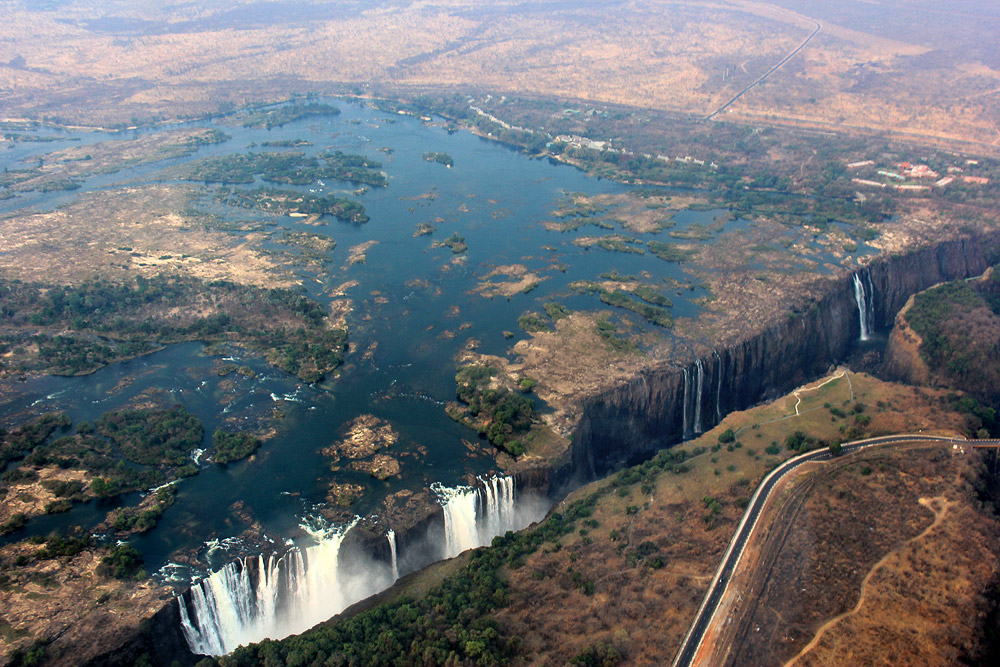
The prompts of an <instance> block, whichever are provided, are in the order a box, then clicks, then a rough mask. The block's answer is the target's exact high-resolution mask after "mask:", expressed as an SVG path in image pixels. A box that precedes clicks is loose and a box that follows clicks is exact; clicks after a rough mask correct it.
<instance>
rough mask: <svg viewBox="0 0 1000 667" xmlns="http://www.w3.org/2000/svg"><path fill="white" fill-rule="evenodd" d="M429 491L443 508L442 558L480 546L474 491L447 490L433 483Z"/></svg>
mask: <svg viewBox="0 0 1000 667" xmlns="http://www.w3.org/2000/svg"><path fill="white" fill-rule="evenodd" d="M431 489H432V490H433V491H434V493H436V494H437V495H438V499H439V500H440V501H441V505H442V506H443V507H444V557H445V558H451V557H453V556H457V555H458V554H460V553H462V552H463V551H465V550H466V549H474V548H475V547H478V546H480V544H479V533H478V531H477V530H476V490H475V489H474V488H473V487H471V486H459V487H456V488H449V487H447V486H442V485H441V484H438V483H436V482H435V483H434V484H433V485H432V486H431Z"/></svg>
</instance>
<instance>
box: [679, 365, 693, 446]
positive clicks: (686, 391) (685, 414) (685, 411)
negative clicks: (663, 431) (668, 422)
mask: <svg viewBox="0 0 1000 667" xmlns="http://www.w3.org/2000/svg"><path fill="white" fill-rule="evenodd" d="M681 371H682V372H683V373H684V402H683V403H682V404H681V412H682V413H683V415H682V417H681V424H682V426H681V437H682V438H684V439H685V440H687V439H688V438H690V437H691V431H690V430H689V429H688V396H689V395H690V393H691V390H690V389H689V387H688V385H690V384H691V383H690V381H689V380H690V378H688V369H687V367H684V368H682V369H681Z"/></svg>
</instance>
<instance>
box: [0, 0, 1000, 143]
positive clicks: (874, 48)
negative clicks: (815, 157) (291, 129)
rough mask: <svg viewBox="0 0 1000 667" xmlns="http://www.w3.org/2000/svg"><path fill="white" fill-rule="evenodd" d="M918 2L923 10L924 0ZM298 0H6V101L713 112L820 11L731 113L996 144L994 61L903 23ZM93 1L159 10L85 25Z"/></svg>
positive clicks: (734, 6) (751, 8) (638, 8)
mask: <svg viewBox="0 0 1000 667" xmlns="http://www.w3.org/2000/svg"><path fill="white" fill-rule="evenodd" d="M248 4H250V5H252V4H254V3H248ZM257 4H258V5H260V3H257ZM916 4H917V6H915V7H914V12H919V11H920V10H921V9H922V8H925V7H924V5H926V4H927V3H923V4H921V3H916ZM300 10H301V11H303V12H307V13H306V14H304V15H302V16H298V15H297V14H296V13H295V12H291V11H290V12H282V11H281V9H280V8H278V9H277V10H275V14H276V16H274V17H272V18H271V20H270V21H265V20H259V21H256V22H253V21H251V22H250V23H249V24H247V25H242V24H241V25H235V24H233V23H232V22H233V21H234V20H235V19H226V18H220V17H219V15H218V10H217V8H216V7H214V6H212V5H207V6H205V7H202V8H201V9H200V10H199V11H195V10H192V8H191V6H189V5H187V4H182V3H167V4H165V5H163V6H160V7H157V8H153V9H151V10H150V12H149V13H148V14H144V13H142V10H139V9H135V8H132V9H130V8H128V7H125V6H112V7H110V8H107V7H105V8H103V9H102V10H98V9H97V8H96V7H89V8H88V7H87V6H86V5H82V6H79V7H70V8H63V9H57V10H52V11H37V10H34V9H30V8H26V7H25V6H24V5H20V4H14V3H13V2H6V3H3V5H0V20H2V21H3V24H4V26H5V28H4V41H5V44H4V46H5V49H4V50H5V52H6V53H9V54H13V55H16V56H20V57H22V58H23V59H24V63H23V65H20V64H19V63H15V65H19V66H0V93H2V94H3V96H4V99H5V100H7V103H8V104H7V109H6V114H9V115H29V116H37V115H39V114H51V115H55V116H59V117H62V118H65V119H77V120H79V121H81V122H83V121H85V122H90V123H98V124H99V123H120V122H123V121H124V122H127V121H128V119H130V118H131V117H132V116H137V117H146V118H148V117H150V116H160V115H163V116H179V115H187V114H191V113H204V112H206V111H212V110H215V108H217V105H218V102H219V101H220V100H229V101H232V102H236V103H242V102H243V101H244V100H258V99H274V98H278V97H281V96H283V95H288V94H290V93H292V92H295V91H299V92H301V91H305V90H315V89H328V90H334V89H338V88H342V87H343V86H347V87H348V88H350V87H352V85H353V84H376V85H380V84H390V85H395V86H403V87H404V88H405V87H432V88H441V87H454V88H458V89H473V88H475V89H489V90H493V91H496V92H512V93H518V94H533V95H545V96H558V97H564V98H571V99H580V100H590V101H597V102H607V103H616V104H624V105H629V106H635V107H648V108H656V109H664V110H672V111H680V112H686V113H692V114H696V115H706V114H707V113H709V112H711V111H713V110H715V109H716V108H718V107H719V106H720V105H721V104H722V103H723V102H725V101H726V100H728V99H729V98H731V97H732V96H733V95H734V94H735V93H736V92H738V91H739V90H741V89H742V88H743V87H745V86H747V85H749V84H750V83H752V82H753V81H754V80H755V79H756V78H757V77H759V76H760V75H762V74H763V73H765V72H766V71H767V70H768V69H770V67H771V66H773V65H774V64H776V63H777V62H779V61H780V60H781V59H782V57H784V55H785V54H787V53H789V52H790V51H791V50H792V49H794V48H795V47H796V46H797V45H798V44H800V43H801V42H802V41H803V39H804V38H805V37H806V36H807V35H808V34H809V33H810V32H811V31H812V30H813V29H814V28H815V26H816V24H817V23H820V24H821V27H822V29H821V31H820V33H819V34H818V35H817V37H816V39H814V40H813V41H812V42H811V43H810V44H809V46H808V47H807V48H806V49H805V50H803V51H802V52H801V53H799V54H798V55H797V56H796V57H794V58H793V59H792V60H791V61H790V62H789V63H788V64H787V65H785V66H784V67H783V68H781V69H780V70H779V71H778V72H776V73H775V74H774V75H773V76H772V77H770V78H769V79H768V80H767V82H766V85H763V86H759V87H757V88H754V89H753V90H752V91H751V92H750V93H749V94H748V95H747V96H745V97H744V98H743V99H742V100H740V101H739V102H738V103H737V104H735V105H733V106H732V107H731V108H730V109H729V113H728V115H727V116H726V117H727V118H732V119H739V120H743V121H750V122H764V121H766V122H774V123H790V124H799V125H808V126H833V127H841V128H845V129H851V128H863V129H868V130H871V129H874V130H881V131H893V132H900V133H902V134H903V135H904V136H905V135H914V136H923V137H938V138H943V139H946V140H963V141H974V142H981V143H984V144H996V143H997V142H1000V127H998V125H997V121H996V118H997V110H998V104H1000V94H998V92H997V91H998V90H1000V70H997V69H996V68H995V66H991V65H990V64H988V63H983V62H982V61H980V60H978V59H977V58H976V52H974V51H969V52H968V53H966V52H965V51H963V49H961V48H958V49H956V50H955V51H954V53H951V54H950V55H949V57H948V58H947V59H945V60H943V61H941V60H940V59H936V58H935V57H931V56H928V55H927V54H928V53H930V52H931V51H932V50H933V45H928V44H926V43H924V42H925V41H927V40H924V39H919V38H917V37H914V36H913V35H910V34H903V33H899V34H896V33H895V32H894V28H893V26H892V25H881V26H879V27H871V28H870V32H864V31H862V30H859V29H858V26H855V27H847V26H842V25H838V24H836V23H835V22H831V21H828V20H826V19H825V18H823V17H820V18H819V19H817V18H815V17H813V16H809V15H806V14H803V13H798V12H795V11H789V10H788V9H783V8H779V7H776V6H773V5H770V4H767V3H761V2H750V1H745V0H728V1H719V2H711V3H700V2H698V3H695V2H663V1H659V0H636V1H635V2H630V3H627V5H625V6H624V7H622V6H619V5H613V6H610V5H602V4H598V3H594V4H583V3H581V4H580V5H577V6H567V5H564V4H561V3H548V2H534V3H526V4H515V3H509V2H492V3H470V2H469V1H468V0H439V1H437V2H424V1H421V2H411V3H407V4H403V5H385V6H377V5H376V6H370V5H357V6H353V7H351V6H348V7H346V8H344V7H342V8H340V9H339V10H338V11H336V12H335V11H334V10H333V9H321V8H318V7H317V6H314V5H311V4H309V3H305V4H304V5H302V7H300ZM307 10H308V11H307ZM88 11H89V12H96V11H104V12H105V15H106V16H116V17H120V18H133V19H138V18H142V19H146V20H151V21H152V22H151V23H149V24H142V25H139V26H138V27H131V28H129V27H125V28H119V29H118V30H111V29H108V28H106V29H104V30H103V31H102V30H100V29H98V28H97V27H91V28H90V29H88V24H87V23H86V22H85V20H86V19H87V18H92V17H93V16H94V14H88ZM803 11H804V10H803ZM285 14H287V16H286V15H285ZM917 15H918V16H919V14H917ZM952 18H955V17H952ZM181 19H187V20H196V21H201V23H189V24H185V23H182V22H181V21H180V20H181ZM958 19H962V17H961V16H958ZM975 19H976V17H975V16H974V15H973V16H969V17H968V18H966V19H963V20H967V21H969V22H970V24H973V23H974V22H975ZM923 20H927V21H932V20H934V16H933V15H931V14H928V15H927V17H926V18H925V19H923ZM157 21H159V22H160V23H157ZM227 21H228V23H227ZM871 25H872V26H876V25H877V24H876V23H874V22H873V23H872V24H871ZM165 28H169V30H170V31H165Z"/></svg>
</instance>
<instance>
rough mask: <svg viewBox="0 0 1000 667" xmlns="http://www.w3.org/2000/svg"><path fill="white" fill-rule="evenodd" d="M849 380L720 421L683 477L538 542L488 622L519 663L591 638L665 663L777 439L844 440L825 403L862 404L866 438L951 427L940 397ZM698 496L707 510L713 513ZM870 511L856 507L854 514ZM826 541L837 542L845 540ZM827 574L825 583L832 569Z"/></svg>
mask: <svg viewBox="0 0 1000 667" xmlns="http://www.w3.org/2000/svg"><path fill="white" fill-rule="evenodd" d="M850 379H851V382H850V383H849V382H848V381H847V378H841V379H839V380H834V381H832V382H829V383H827V384H825V385H823V386H822V387H820V388H817V389H815V390H814V391H809V392H803V393H802V397H803V402H802V404H801V405H800V410H801V411H802V412H803V414H802V415H801V416H798V417H795V416H794V405H795V403H796V400H797V399H796V397H795V396H794V395H789V396H787V397H784V398H782V399H780V400H779V401H776V402H775V403H772V404H769V405H765V406H761V407H759V408H754V409H751V410H748V411H746V412H741V413H734V414H732V415H729V416H728V417H727V418H726V419H725V420H724V421H723V423H722V424H721V425H720V426H718V427H717V428H716V429H714V430H713V431H712V432H710V433H707V434H705V435H704V436H702V437H701V438H699V439H697V440H695V441H692V442H690V443H686V444H685V445H683V446H681V447H682V448H683V449H686V450H688V451H696V449H697V448H702V447H706V448H710V450H709V451H705V452H704V453H702V454H701V455H699V456H695V457H694V458H691V459H689V460H688V461H687V462H686V466H687V467H688V468H689V470H688V471H687V472H682V473H677V472H671V471H670V470H669V469H668V470H667V471H665V472H662V473H659V474H658V475H656V476H655V477H654V478H653V479H651V480H649V481H646V482H644V483H635V484H633V485H631V486H628V485H625V487H624V488H625V490H624V491H619V492H617V493H609V494H607V495H605V496H604V497H603V498H602V499H601V500H600V501H599V502H598V504H597V506H596V507H595V510H594V512H593V515H592V517H591V518H590V519H589V521H593V522H596V524H595V523H589V524H588V523H587V522H586V521H584V522H582V524H583V525H584V526H585V527H584V529H583V530H581V531H578V532H577V533H576V534H574V535H570V536H567V537H566V538H564V539H563V540H561V542H560V543H559V544H555V543H552V544H547V545H545V546H544V547H543V548H542V549H540V550H539V551H538V552H537V553H535V554H534V555H532V556H530V557H529V558H527V559H526V560H527V562H526V564H525V566H523V567H520V568H518V569H515V570H512V571H511V572H510V590H509V593H510V600H511V602H510V605H509V606H508V607H507V608H506V609H505V610H502V611H500V612H499V613H498V614H497V618H498V620H499V621H500V623H501V625H502V627H503V628H504V631H505V632H507V633H509V634H512V635H519V636H520V637H522V638H523V639H524V643H523V645H522V648H521V655H522V656H523V657H524V660H525V662H526V663H528V664H537V665H546V664H551V665H556V664H567V663H568V662H569V660H570V659H571V658H573V657H574V656H576V655H579V654H580V653H581V652H582V651H583V650H584V649H585V648H586V647H587V646H591V645H593V644H595V643H596V642H598V641H602V642H605V643H607V644H611V645H613V646H616V647H617V648H618V649H619V650H620V651H622V653H623V654H624V655H625V657H626V659H627V661H628V663H629V664H667V663H669V662H670V660H672V658H673V655H674V653H675V652H676V650H677V648H678V647H679V644H680V641H681V638H682V636H683V634H684V633H685V632H686V631H687V627H688V624H689V623H690V622H691V620H692V618H693V616H694V613H695V611H696V609H697V607H698V605H699V604H700V603H701V599H702V596H703V594H704V592H705V590H706V589H707V587H708V583H709V580H710V579H711V576H712V574H713V573H714V571H715V568H716V566H717V565H718V560H719V558H720V557H721V555H722V552H723V551H724V549H725V546H726V544H727V542H728V540H729V538H730V536H731V534H732V531H733V530H734V529H735V527H736V524H737V523H738V521H739V517H740V515H741V512H742V509H741V504H742V501H741V499H744V500H745V499H747V498H749V496H750V495H751V494H752V493H753V489H754V487H755V485H756V484H757V482H758V481H759V480H760V479H761V478H762V477H763V475H764V474H765V472H766V471H767V470H769V469H770V467H772V466H773V465H774V464H775V463H776V462H777V461H778V460H779V459H781V458H784V457H787V456H789V455H790V454H791V453H790V452H788V451H787V450H786V449H785V448H784V447H783V446H781V443H783V441H784V438H785V436H787V435H790V434H791V433H792V432H793V431H795V430H801V431H803V432H805V433H806V434H808V435H811V436H813V437H817V438H820V439H832V438H835V437H837V436H840V435H843V431H842V430H841V426H847V427H848V428H851V427H853V422H852V419H851V417H853V416H851V417H848V418H846V419H840V418H837V417H832V416H831V413H830V412H829V411H828V410H827V409H826V408H824V407H823V405H824V404H825V403H830V404H832V405H835V406H841V407H842V408H844V409H845V410H846V409H848V408H849V406H851V405H854V404H855V403H856V402H864V403H865V404H867V405H868V406H870V407H869V408H867V414H869V415H870V417H871V423H870V425H869V428H870V430H871V432H882V431H888V430H909V429H914V430H916V429H918V428H924V429H935V428H938V429H943V430H945V431H953V430H956V429H957V428H958V427H959V425H960V423H961V420H960V418H959V417H958V416H956V415H953V414H951V413H950V412H948V411H947V409H945V408H943V406H942V402H941V401H942V396H941V394H939V393H935V392H933V391H929V390H928V391H925V390H915V389H912V388H910V387H904V386H901V385H893V384H889V383H884V382H880V381H878V380H875V379H874V378H871V377H868V376H864V375H856V374H852V375H851V376H850ZM852 392H853V396H854V398H853V399H852V398H851V396H852ZM727 428H733V429H734V430H735V431H736V432H737V442H736V443H735V444H734V446H733V447H732V449H731V450H730V449H729V448H728V447H725V446H723V447H715V445H716V444H717V438H718V435H719V434H720V433H721V432H722V431H723V430H725V429H727ZM772 442H777V443H778V445H779V447H780V450H779V452H778V454H776V455H770V454H767V453H766V452H765V451H764V448H765V447H766V446H768V445H770V444H771V443H772ZM942 474H944V473H942ZM904 477H907V479H908V478H909V477H908V476H904ZM865 479H866V480H869V479H870V478H865ZM876 479H879V478H876ZM872 481H873V482H874V481H875V480H872ZM605 483H606V482H602V481H598V482H594V483H592V484H590V485H588V486H586V487H584V488H582V489H580V490H579V491H577V492H575V493H574V494H572V495H571V496H570V498H569V499H567V502H570V501H572V500H573V499H574V498H584V497H586V496H587V495H589V494H590V493H592V492H593V491H594V490H595V489H597V488H599V487H601V486H602V485H603V484H605ZM643 484H647V485H648V486H647V487H645V488H644V486H643ZM853 489H854V487H851V490H852V491H853ZM872 492H873V493H874V492H875V491H872ZM885 497H886V498H890V497H891V496H889V495H888V494H887V495H886V496H885ZM880 498H882V496H880ZM709 500H714V501H715V502H716V503H718V510H713V509H712V505H711V503H709V502H708V501H709ZM870 507H871V505H865V504H859V505H858V508H859V509H860V510H861V511H864V510H865V508H870ZM555 509H556V511H558V509H559V508H558V507H557V508H555ZM897 511H898V513H899V516H900V519H899V521H898V522H897V523H899V522H902V524H905V525H909V524H910V523H914V524H918V525H919V524H920V522H921V521H922V520H923V519H924V517H925V515H926V510H924V509H923V508H921V507H920V506H919V505H917V504H916V503H915V502H914V503H909V504H907V503H900V504H898V505H897ZM868 514H871V513H870V512H868ZM878 519H879V515H878V514H875V515H874V516H873V517H872V518H871V520H873V521H875V522H876V523H877V522H878ZM927 523H929V522H927ZM893 525H895V524H893ZM889 528H891V526H889ZM918 531H919V529H918ZM835 537H836V539H838V540H842V539H844V534H837V535H836V536H835ZM831 539H832V538H831ZM873 539H875V538H873ZM876 541H877V540H876ZM653 559H659V561H660V563H656V562H655V561H654V560H653ZM824 571H829V570H824ZM832 571H833V573H834V578H836V575H837V574H838V573H839V572H840V571H839V570H837V569H836V568H833V570H832ZM845 574H849V573H845ZM587 582H589V586H592V591H593V592H592V593H591V594H588V590H587V586H588V583H587ZM942 583H943V582H939V585H941V584H942ZM980 583H982V582H980ZM949 613H953V612H951V611H950V612H949Z"/></svg>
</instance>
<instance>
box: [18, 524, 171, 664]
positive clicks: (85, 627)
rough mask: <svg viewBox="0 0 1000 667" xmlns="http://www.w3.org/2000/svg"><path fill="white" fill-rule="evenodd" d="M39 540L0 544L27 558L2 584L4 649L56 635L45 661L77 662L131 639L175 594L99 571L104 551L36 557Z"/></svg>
mask: <svg viewBox="0 0 1000 667" xmlns="http://www.w3.org/2000/svg"><path fill="white" fill-rule="evenodd" d="M38 550H39V546H38V545H37V544H31V543H30V542H18V543H16V544H10V545H7V546H4V547H3V548H2V549H0V558H2V559H3V561H4V562H5V563H6V562H13V561H15V560H16V559H17V558H18V556H23V557H25V558H27V559H28V564H26V565H22V566H15V567H9V568H6V569H5V572H4V574H5V575H6V576H7V577H9V579H8V580H7V581H6V582H5V583H4V585H3V586H0V609H2V611H0V652H2V653H3V654H4V655H8V654H9V653H10V652H11V650H13V648H14V647H15V646H19V647H21V648H25V647H26V646H30V645H31V642H30V639H31V638H37V637H47V638H52V640H51V643H50V644H49V645H48V647H47V649H46V664H52V665H79V664H81V663H82V662H84V661H85V660H86V659H88V658H92V657H93V656H95V655H99V654H103V653H105V652H108V651H113V650H114V649H115V648H116V647H118V646H119V645H121V644H123V643H124V642H126V641H128V640H129V639H131V638H132V637H133V636H134V635H135V634H136V633H137V632H138V630H139V626H140V624H141V623H142V622H143V621H144V620H145V619H148V618H150V617H151V616H152V615H153V614H155V613H156V612H157V611H158V610H159V609H160V608H161V607H162V606H163V604H164V602H165V601H167V600H169V599H170V597H172V596H173V592H172V591H171V590H170V589H169V588H165V587H159V586H156V585H155V584H153V583H152V582H151V581H149V582H146V583H141V584H136V583H135V582H128V581H119V580H117V579H112V578H108V577H106V576H103V575H101V574H99V573H98V572H97V571H96V570H97V566H98V564H99V563H100V560H101V558H102V556H103V555H104V553H105V551H104V550H102V549H87V550H84V551H82V552H80V553H78V554H76V555H75V556H69V557H67V556H62V557H57V558H53V559H45V560H32V554H34V553H35V552H37V551H38Z"/></svg>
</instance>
